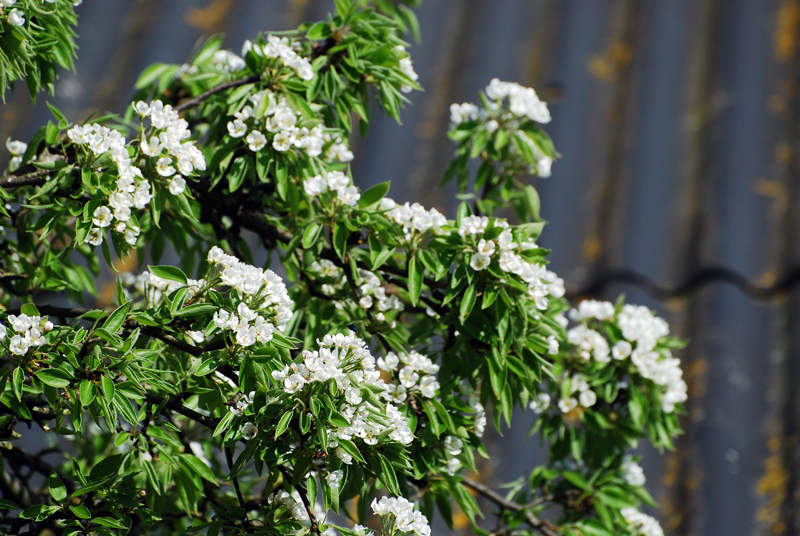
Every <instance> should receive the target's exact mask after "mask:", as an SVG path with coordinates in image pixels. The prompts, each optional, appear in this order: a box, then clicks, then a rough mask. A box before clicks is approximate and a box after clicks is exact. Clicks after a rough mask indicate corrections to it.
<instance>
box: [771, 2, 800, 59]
mask: <svg viewBox="0 0 800 536" xmlns="http://www.w3.org/2000/svg"><path fill="white" fill-rule="evenodd" d="M775 18H776V21H775V22H776V28H775V56H776V57H777V58H778V60H780V61H784V62H785V61H789V60H791V59H792V57H793V56H794V53H795V51H796V50H797V46H798V39H797V37H798V34H797V32H798V30H799V29H800V1H798V0H786V1H784V2H782V3H781V7H780V8H779V9H778V13H777V15H776V17H775Z"/></svg>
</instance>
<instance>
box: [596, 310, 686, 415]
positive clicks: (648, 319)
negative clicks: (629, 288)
mask: <svg viewBox="0 0 800 536" xmlns="http://www.w3.org/2000/svg"><path fill="white" fill-rule="evenodd" d="M617 322H618V324H619V327H620V330H622V336H623V337H625V339H627V341H620V342H619V343H617V344H616V345H615V348H614V351H613V352H612V353H613V354H614V357H617V356H619V357H618V359H624V358H625V357H627V355H626V354H627V353H628V352H629V353H630V357H631V361H632V362H633V364H634V365H636V368H637V369H638V371H639V374H641V375H642V376H643V377H645V378H647V379H649V380H653V381H654V382H655V383H656V384H658V385H660V386H662V387H666V388H667V392H666V393H665V394H664V398H663V400H662V402H661V406H662V409H663V410H664V411H665V412H666V413H672V412H673V411H674V410H675V404H679V403H682V402H685V401H686V399H687V387H686V382H684V381H683V371H682V370H681V362H680V360H679V359H677V358H674V357H672V354H671V353H670V352H669V351H668V350H667V351H664V352H661V353H659V352H656V351H655V350H654V348H655V346H656V343H657V342H658V339H660V338H661V337H666V336H667V335H669V324H667V322H666V321H665V320H664V319H662V318H659V317H657V316H655V315H653V313H652V311H650V309H648V308H647V307H644V306H637V305H631V304H626V305H624V306H623V307H622V311H620V314H619V318H618V319H617ZM625 342H627V343H628V344H624V343H625ZM630 343H636V348H635V349H633V350H629V349H630V348H632V345H631V344H630Z"/></svg>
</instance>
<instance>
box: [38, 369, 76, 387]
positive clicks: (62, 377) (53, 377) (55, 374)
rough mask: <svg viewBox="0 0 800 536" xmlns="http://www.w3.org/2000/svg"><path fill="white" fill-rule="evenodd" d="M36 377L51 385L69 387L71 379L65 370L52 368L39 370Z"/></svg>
mask: <svg viewBox="0 0 800 536" xmlns="http://www.w3.org/2000/svg"><path fill="white" fill-rule="evenodd" d="M36 377H37V378H39V379H40V380H41V381H42V383H45V384H47V385H49V386H50V387H67V386H68V385H69V384H70V380H71V378H70V376H69V375H68V374H67V373H66V372H64V371H63V370H60V369H52V368H50V369H45V370H39V371H37V372H36Z"/></svg>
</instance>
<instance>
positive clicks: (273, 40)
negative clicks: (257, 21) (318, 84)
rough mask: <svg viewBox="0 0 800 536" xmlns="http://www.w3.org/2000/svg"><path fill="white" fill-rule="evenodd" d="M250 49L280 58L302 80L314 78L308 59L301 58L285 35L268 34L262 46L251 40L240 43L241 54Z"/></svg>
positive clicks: (259, 53) (262, 54)
mask: <svg viewBox="0 0 800 536" xmlns="http://www.w3.org/2000/svg"><path fill="white" fill-rule="evenodd" d="M250 50H252V51H253V52H255V53H256V54H258V55H259V56H265V57H267V58H280V60H281V61H282V62H283V64H284V65H286V66H287V67H289V68H291V69H294V70H295V71H296V72H297V76H298V77H300V78H301V79H303V80H313V79H314V69H313V68H312V67H311V62H310V61H308V58H303V57H302V56H299V55H298V54H297V52H295V51H294V49H293V48H292V43H291V42H290V41H289V39H288V38H287V37H278V36H275V35H268V36H267V42H266V44H264V45H263V46H261V45H258V44H254V43H252V42H251V41H245V42H244V45H242V56H244V55H245V54H247V53H248V52H249V51H250Z"/></svg>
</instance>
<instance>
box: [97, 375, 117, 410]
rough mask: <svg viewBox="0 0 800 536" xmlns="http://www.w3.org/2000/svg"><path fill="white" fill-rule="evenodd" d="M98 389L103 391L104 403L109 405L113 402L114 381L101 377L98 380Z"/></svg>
mask: <svg viewBox="0 0 800 536" xmlns="http://www.w3.org/2000/svg"><path fill="white" fill-rule="evenodd" d="M100 388H101V389H102V390H103V397H105V399H106V402H107V403H109V404H111V402H112V401H113V400H114V381H113V380H112V379H111V378H109V377H108V376H103V378H102V379H101V380H100Z"/></svg>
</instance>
